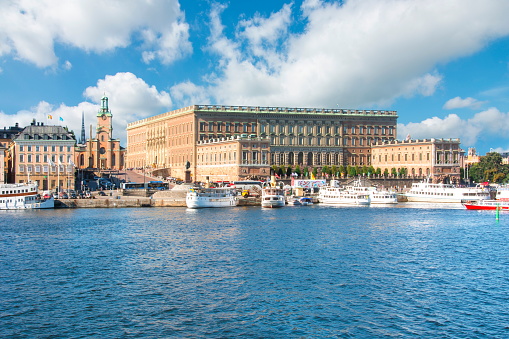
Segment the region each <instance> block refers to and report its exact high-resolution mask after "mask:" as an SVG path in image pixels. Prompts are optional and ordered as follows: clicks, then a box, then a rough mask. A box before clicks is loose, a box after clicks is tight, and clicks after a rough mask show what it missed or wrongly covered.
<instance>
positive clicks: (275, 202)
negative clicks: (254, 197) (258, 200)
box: [262, 187, 286, 208]
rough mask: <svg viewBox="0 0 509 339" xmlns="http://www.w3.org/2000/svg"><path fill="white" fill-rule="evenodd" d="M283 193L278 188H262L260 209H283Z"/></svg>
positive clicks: (284, 201)
mask: <svg viewBox="0 0 509 339" xmlns="http://www.w3.org/2000/svg"><path fill="white" fill-rule="evenodd" d="M285 203H286V200H285V193H284V190H283V189H282V188H279V187H264V188H263V189H262V207H271V208H273V207H284V206H285Z"/></svg>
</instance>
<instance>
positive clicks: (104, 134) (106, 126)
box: [96, 96, 113, 143]
mask: <svg viewBox="0 0 509 339" xmlns="http://www.w3.org/2000/svg"><path fill="white" fill-rule="evenodd" d="M111 118H112V115H111V111H110V110H109V108H108V97H107V96H103V97H102V98H101V108H100V109H99V111H97V129H96V139H97V140H98V141H99V143H102V142H107V141H108V140H111V139H113V137H112V136H113V126H112V121H111Z"/></svg>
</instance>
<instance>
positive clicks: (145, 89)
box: [0, 73, 171, 146]
mask: <svg viewBox="0 0 509 339" xmlns="http://www.w3.org/2000/svg"><path fill="white" fill-rule="evenodd" d="M104 94H106V96H107V97H108V99H109V108H110V110H111V112H112V114H113V137H114V138H117V139H120V140H121V144H122V145H123V146H125V145H126V127H127V123H128V122H132V121H136V120H139V119H143V118H146V117H148V116H152V115H155V114H159V113H162V112H166V111H168V110H169V108H170V106H171V99H170V95H169V94H168V93H167V92H164V91H161V92H160V91H158V90H157V88H156V87H155V86H149V85H148V84H147V83H146V82H145V81H143V80H142V79H140V78H138V77H136V76H135V75H134V74H132V73H117V74H115V75H108V76H106V77H105V78H104V79H101V80H99V81H98V82H97V85H96V86H92V87H88V88H87V89H85V91H84V93H83V95H84V96H85V97H86V98H87V99H89V100H90V101H92V103H91V102H86V101H85V102H81V103H79V104H78V105H76V106H67V105H66V104H64V103H62V104H60V105H52V104H50V103H47V102H45V101H41V102H40V103H39V104H38V105H37V106H35V107H32V108H30V109H29V110H25V111H19V112H17V113H16V114H5V113H3V112H0V121H2V122H3V124H4V126H5V127H8V126H14V124H15V123H19V125H20V126H27V125H29V124H30V123H31V122H32V120H33V119H36V120H37V121H39V122H44V123H45V124H58V125H62V126H68V127H69V129H70V130H73V131H74V133H75V135H76V138H77V139H78V140H79V138H80V135H81V118H82V112H83V113H84V115H85V129H86V131H85V132H86V135H87V138H88V137H89V136H90V125H92V126H93V129H92V133H93V134H94V135H95V125H96V121H97V120H96V115H97V111H98V110H99V107H100V102H101V98H102V97H103V95H104ZM48 115H52V116H53V119H51V120H50V119H48ZM60 117H62V119H63V121H60ZM2 127H3V126H2Z"/></svg>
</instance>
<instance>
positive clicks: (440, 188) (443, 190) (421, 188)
mask: <svg viewBox="0 0 509 339" xmlns="http://www.w3.org/2000/svg"><path fill="white" fill-rule="evenodd" d="M405 196H406V198H407V200H408V201H411V202H434V203H436V202H443V203H461V202H462V201H475V200H488V199H490V191H489V189H488V188H486V187H482V186H476V187H458V186H454V185H451V184H433V183H429V182H419V183H413V184H412V187H411V188H410V190H409V191H408V192H407V193H405Z"/></svg>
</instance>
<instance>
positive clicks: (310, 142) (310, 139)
mask: <svg viewBox="0 0 509 339" xmlns="http://www.w3.org/2000/svg"><path fill="white" fill-rule="evenodd" d="M308 145H313V138H312V137H309V138H308Z"/></svg>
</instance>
